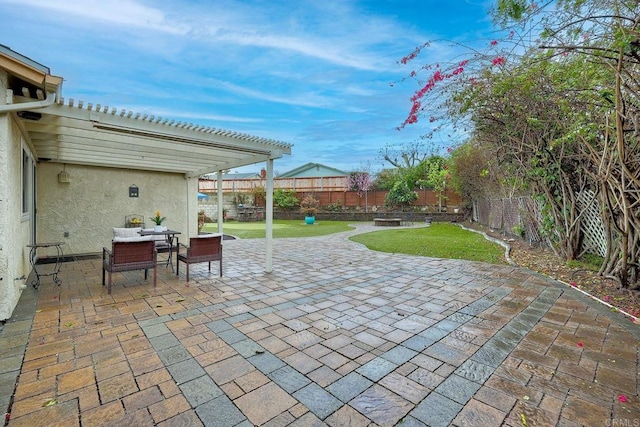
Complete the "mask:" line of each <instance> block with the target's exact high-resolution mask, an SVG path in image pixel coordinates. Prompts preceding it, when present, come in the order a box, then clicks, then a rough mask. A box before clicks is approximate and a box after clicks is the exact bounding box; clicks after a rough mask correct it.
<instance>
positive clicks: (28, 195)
mask: <svg viewBox="0 0 640 427" xmlns="http://www.w3.org/2000/svg"><path fill="white" fill-rule="evenodd" d="M34 175H35V168H34V164H33V158H32V157H31V153H29V151H27V150H26V149H25V148H23V149H22V215H23V217H24V216H28V215H29V213H30V212H31V210H32V201H33V187H34V179H33V178H34Z"/></svg>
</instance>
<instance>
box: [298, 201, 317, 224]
mask: <svg viewBox="0 0 640 427" xmlns="http://www.w3.org/2000/svg"><path fill="white" fill-rule="evenodd" d="M319 204H320V202H318V201H317V200H316V199H315V198H314V197H313V196H305V197H304V198H303V199H302V201H301V202H300V212H302V213H303V214H304V222H305V223H307V224H313V223H314V222H315V221H316V214H317V213H318V205H319Z"/></svg>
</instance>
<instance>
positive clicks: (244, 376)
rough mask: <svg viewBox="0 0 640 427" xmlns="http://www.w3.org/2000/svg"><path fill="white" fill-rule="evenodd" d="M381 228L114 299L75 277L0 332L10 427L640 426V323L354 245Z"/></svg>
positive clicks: (133, 285)
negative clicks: (269, 268) (268, 268)
mask: <svg viewBox="0 0 640 427" xmlns="http://www.w3.org/2000/svg"><path fill="white" fill-rule="evenodd" d="M371 229H372V227H370V226H359V229H358V231H354V232H347V233H341V234H337V235H332V236H326V237H318V238H307V239H277V240H275V242H274V262H273V265H274V271H273V272H272V273H270V274H266V273H264V258H265V255H264V251H265V247H264V246H265V245H264V240H233V241H225V246H224V256H225V259H224V276H223V277H222V278H218V277H217V270H216V269H215V268H214V269H213V271H212V272H211V274H208V272H207V269H206V264H202V265H198V266H194V268H193V270H192V278H191V279H192V280H191V282H190V286H186V282H185V278H184V276H182V277H180V279H177V278H176V276H175V275H174V274H172V273H171V269H166V268H164V267H159V274H158V286H157V288H155V289H154V288H153V286H152V285H151V282H150V281H146V282H145V281H144V279H143V274H142V272H127V273H123V274H116V275H115V276H114V289H113V293H112V295H108V294H107V293H106V291H105V290H104V289H103V288H102V286H101V276H100V275H101V271H100V260H83V261H76V262H68V263H65V264H64V265H63V267H62V270H61V273H60V277H61V279H62V280H63V283H62V286H61V287H57V286H55V284H53V283H51V282H50V281H48V280H46V279H45V280H43V283H42V285H41V286H40V290H39V291H38V292H35V291H33V290H32V289H31V288H29V289H27V290H26V291H25V292H24V293H23V298H22V299H21V301H20V305H19V306H18V308H17V309H16V312H15V314H14V317H13V318H12V319H10V320H9V321H8V322H7V323H6V325H5V326H4V328H3V330H2V332H1V334H0V354H1V355H2V357H1V358H0V399H1V400H0V403H2V405H3V407H5V408H8V407H9V405H11V409H10V422H9V426H11V427H13V426H29V427H34V426H44V425H48V426H49V425H50V426H65V427H67V426H74V425H77V426H100V425H113V426H118V425H122V426H152V425H159V426H178V425H181V426H201V425H204V426H215V427H222V426H253V425H265V426H322V425H328V426H393V425H402V426H424V425H427V426H449V425H456V426H514V427H515V426H523V425H526V426H554V425H560V426H580V425H585V426H612V425H613V426H615V425H619V426H640V398H639V390H640V381H639V374H638V371H639V369H638V368H639V354H640V353H639V348H640V347H639V345H638V344H639V342H640V341H639V338H640V328H639V327H638V326H637V325H634V324H632V323H631V322H630V321H629V320H627V319H625V318H624V317H623V316H621V315H620V314H619V313H612V312H611V310H609V309H608V308H606V307H605V306H603V305H601V304H598V303H597V302H595V301H591V300H589V299H588V298H586V297H584V296H583V295H581V294H580V293H579V292H577V291H576V290H574V289H571V288H569V287H567V286H565V285H563V284H559V283H556V282H553V281H551V280H549V279H547V278H544V277H541V276H539V275H537V274H534V273H532V272H529V271H526V270H523V269H519V268H515V267H509V266H496V265H487V264H480V263H473V262H467V261H456V260H441V259H431V258H420V257H413V256H406V255H398V254H385V253H377V252H372V251H369V250H367V249H366V248H364V247H362V246H360V245H358V244H356V243H353V242H350V241H348V240H347V237H348V236H350V235H352V234H354V233H357V232H363V231H369V230H371ZM16 378H17V380H16ZM16 381H17V383H16ZM14 385H15V388H14ZM12 395H13V399H12V400H11V396H12Z"/></svg>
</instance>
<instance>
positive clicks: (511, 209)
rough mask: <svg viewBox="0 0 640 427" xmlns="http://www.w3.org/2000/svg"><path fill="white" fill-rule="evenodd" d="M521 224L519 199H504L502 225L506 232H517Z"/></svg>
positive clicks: (510, 233) (509, 233) (511, 233)
mask: <svg viewBox="0 0 640 427" xmlns="http://www.w3.org/2000/svg"><path fill="white" fill-rule="evenodd" d="M519 226H522V220H521V215H520V203H519V199H517V198H510V199H502V227H503V229H504V232H505V234H508V235H513V234H517V232H516V228H517V227H519Z"/></svg>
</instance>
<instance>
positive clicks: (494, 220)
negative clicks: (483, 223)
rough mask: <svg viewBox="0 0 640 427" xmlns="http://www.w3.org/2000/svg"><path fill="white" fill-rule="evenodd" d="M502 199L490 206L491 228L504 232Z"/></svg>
mask: <svg viewBox="0 0 640 427" xmlns="http://www.w3.org/2000/svg"><path fill="white" fill-rule="evenodd" d="M502 210H503V206H502V199H493V200H491V201H490V206H489V227H490V228H493V229H494V230H503V231H504V229H503V228H502Z"/></svg>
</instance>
